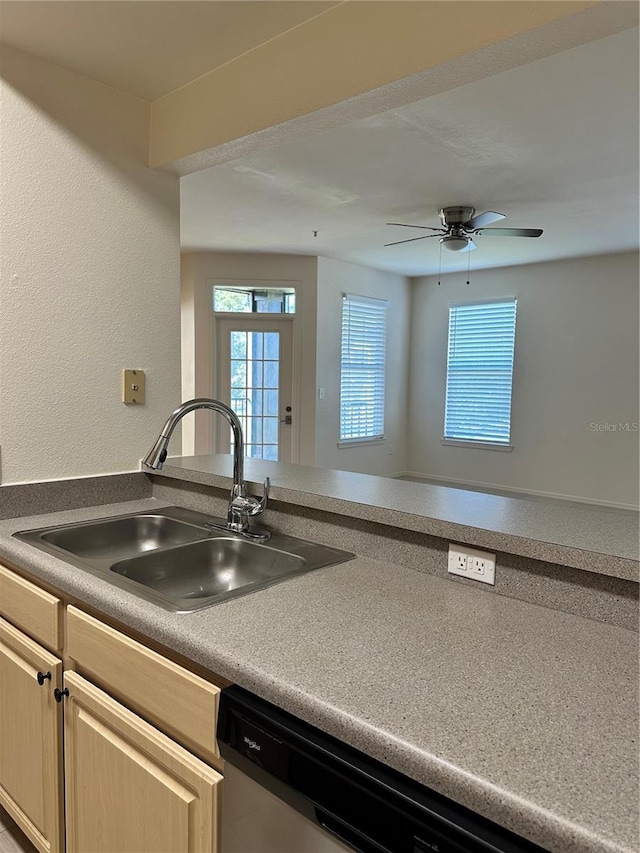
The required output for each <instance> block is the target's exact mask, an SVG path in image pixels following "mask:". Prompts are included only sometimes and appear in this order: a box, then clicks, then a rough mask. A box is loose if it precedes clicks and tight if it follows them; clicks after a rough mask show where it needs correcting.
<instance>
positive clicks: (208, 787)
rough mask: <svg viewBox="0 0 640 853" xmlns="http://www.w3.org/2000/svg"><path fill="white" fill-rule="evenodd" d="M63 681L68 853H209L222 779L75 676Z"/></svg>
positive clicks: (215, 829) (216, 828) (214, 848)
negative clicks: (66, 695) (189, 852)
mask: <svg viewBox="0 0 640 853" xmlns="http://www.w3.org/2000/svg"><path fill="white" fill-rule="evenodd" d="M64 681H65V687H66V688H67V689H68V690H69V695H68V697H67V698H66V700H65V705H66V707H65V724H64V728H65V787H66V808H67V851H68V853H86V851H87V850H91V851H93V853H117V851H136V853H178V851H184V853H187V851H196V850H197V851H202V853H215V851H217V850H218V849H219V841H218V833H219V820H218V816H219V791H220V782H221V781H222V776H220V774H219V773H217V772H216V771H215V770H212V769H211V768H210V767H207V765H206V764H204V763H203V762H202V761H200V760H199V759H197V758H195V757H194V756H193V755H191V754H190V753H189V752H187V750H185V749H183V748H182V747H181V746H178V744H176V743H174V742H173V741H172V740H170V738H168V737H166V735H163V734H162V733H161V732H159V731H157V729H155V728H153V726H150V725H149V724H148V723H146V722H144V721H143V720H141V719H140V717H137V716H136V715H135V714H132V713H131V711H129V710H127V709H126V708H124V707H123V706H122V705H120V704H119V703H118V702H116V701H115V700H113V699H112V698H111V697H110V696H108V695H107V694H106V693H103V691H102V690H98V688H97V687H95V686H94V685H92V684H90V683H89V682H88V681H85V679H84V678H82V677H81V676H79V675H77V673H74V672H70V673H66V674H65V678H64Z"/></svg>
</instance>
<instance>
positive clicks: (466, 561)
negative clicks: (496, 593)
mask: <svg viewBox="0 0 640 853" xmlns="http://www.w3.org/2000/svg"><path fill="white" fill-rule="evenodd" d="M447 571H448V572H449V574H451V575H460V577H463V578H469V579H470V580H474V581H480V583H488V584H491V585H492V586H493V585H495V582H496V555H495V554H490V553H488V552H487V551H478V550H476V549H475V548H468V547H467V546H466V545H449V560H448V563H447Z"/></svg>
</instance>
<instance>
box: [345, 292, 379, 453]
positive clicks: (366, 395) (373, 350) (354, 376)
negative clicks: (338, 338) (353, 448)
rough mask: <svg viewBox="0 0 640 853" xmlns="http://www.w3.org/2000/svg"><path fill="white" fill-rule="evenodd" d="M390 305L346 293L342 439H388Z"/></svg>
mask: <svg viewBox="0 0 640 853" xmlns="http://www.w3.org/2000/svg"><path fill="white" fill-rule="evenodd" d="M386 343H387V302H386V300H384V299H370V298H368V297H366V296H353V295H351V294H348V293H347V294H345V295H344V296H343V300H342V348H341V359H340V440H341V441H348V440H349V439H371V438H382V437H383V436H384V373H385V354H386Z"/></svg>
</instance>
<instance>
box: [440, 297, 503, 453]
mask: <svg viewBox="0 0 640 853" xmlns="http://www.w3.org/2000/svg"><path fill="white" fill-rule="evenodd" d="M515 334H516V300H515V299H508V300H500V301H495V302H475V303H465V304H459V305H451V306H450V307H449V347H448V355H447V391H446V403H445V415H444V437H445V439H447V438H448V439H453V440H459V441H478V442H485V443H491V444H505V445H506V444H509V441H510V438H511V385H512V378H513V351H514V347H515Z"/></svg>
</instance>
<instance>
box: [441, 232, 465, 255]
mask: <svg viewBox="0 0 640 853" xmlns="http://www.w3.org/2000/svg"><path fill="white" fill-rule="evenodd" d="M440 242H441V243H442V244H443V246H445V248H447V249H449V251H450V252H462V251H464V250H465V249H466V248H468V246H469V243H470V242H471V238H470V237H460V236H458V235H457V234H447V235H446V237H441V238H440Z"/></svg>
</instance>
